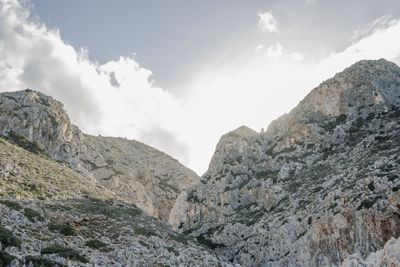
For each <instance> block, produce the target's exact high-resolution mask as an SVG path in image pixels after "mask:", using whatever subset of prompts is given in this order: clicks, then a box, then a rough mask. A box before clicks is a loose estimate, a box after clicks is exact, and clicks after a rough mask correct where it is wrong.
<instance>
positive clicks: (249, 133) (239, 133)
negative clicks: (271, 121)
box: [227, 125, 257, 138]
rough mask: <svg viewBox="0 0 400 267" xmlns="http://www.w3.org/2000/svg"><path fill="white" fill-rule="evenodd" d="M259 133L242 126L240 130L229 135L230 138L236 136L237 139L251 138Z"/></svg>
mask: <svg viewBox="0 0 400 267" xmlns="http://www.w3.org/2000/svg"><path fill="white" fill-rule="evenodd" d="M256 134H257V132H256V131H254V130H253V129H251V128H250V127H247V126H246V125H242V126H240V127H239V128H237V129H235V130H233V131H231V132H229V133H228V134H227V135H228V136H236V137H242V138H243V137H249V136H253V135H256Z"/></svg>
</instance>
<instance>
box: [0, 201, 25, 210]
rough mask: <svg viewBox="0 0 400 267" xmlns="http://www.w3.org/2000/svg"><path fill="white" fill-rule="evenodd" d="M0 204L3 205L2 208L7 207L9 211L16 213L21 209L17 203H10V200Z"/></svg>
mask: <svg viewBox="0 0 400 267" xmlns="http://www.w3.org/2000/svg"><path fill="white" fill-rule="evenodd" d="M0 204H3V205H4V206H7V207H9V208H10V209H13V210H17V211H19V210H22V209H23V208H22V206H21V205H20V204H19V203H17V202H14V201H11V200H0Z"/></svg>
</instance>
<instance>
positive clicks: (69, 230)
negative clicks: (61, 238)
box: [48, 223, 76, 236]
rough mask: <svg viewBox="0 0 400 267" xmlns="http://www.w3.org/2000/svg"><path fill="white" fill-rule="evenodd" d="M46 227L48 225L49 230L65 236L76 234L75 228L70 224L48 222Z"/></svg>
mask: <svg viewBox="0 0 400 267" xmlns="http://www.w3.org/2000/svg"><path fill="white" fill-rule="evenodd" d="M48 227H49V230H50V231H52V232H59V233H60V234H62V235H65V236H75V235H76V231H75V228H74V227H73V226H72V225H70V224H66V223H64V224H56V223H50V224H49V225H48Z"/></svg>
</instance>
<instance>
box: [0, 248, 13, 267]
mask: <svg viewBox="0 0 400 267" xmlns="http://www.w3.org/2000/svg"><path fill="white" fill-rule="evenodd" d="M14 259H15V257H14V256H12V255H10V254H8V253H7V252H5V251H0V266H7V265H9V264H10V263H11V262H12V261H13V260H14Z"/></svg>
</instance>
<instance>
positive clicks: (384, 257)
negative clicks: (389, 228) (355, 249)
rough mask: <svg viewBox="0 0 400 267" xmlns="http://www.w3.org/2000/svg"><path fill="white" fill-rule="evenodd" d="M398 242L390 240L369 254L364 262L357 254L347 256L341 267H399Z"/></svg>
mask: <svg viewBox="0 0 400 267" xmlns="http://www.w3.org/2000/svg"><path fill="white" fill-rule="evenodd" d="M399 251H400V240H399V239H394V238H391V239H390V240H389V241H388V242H387V243H386V244H385V246H384V247H383V249H380V250H378V251H376V252H373V253H371V254H370V255H369V256H368V257H367V258H366V259H365V260H364V259H363V258H362V257H361V256H360V255H358V254H355V255H351V256H349V257H348V258H347V259H346V260H345V261H344V262H343V264H342V266H343V267H358V266H366V267H384V266H400V253H399Z"/></svg>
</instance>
